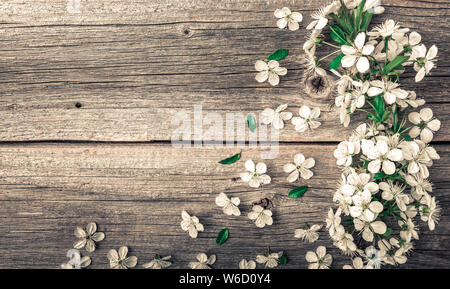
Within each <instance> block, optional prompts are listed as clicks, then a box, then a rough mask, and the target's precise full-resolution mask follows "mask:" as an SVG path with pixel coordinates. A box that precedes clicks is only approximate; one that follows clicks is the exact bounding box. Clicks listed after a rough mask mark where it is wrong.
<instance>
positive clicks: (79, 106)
mask: <svg viewBox="0 0 450 289" xmlns="http://www.w3.org/2000/svg"><path fill="white" fill-rule="evenodd" d="M82 106H83V105H82V104H81V103H79V102H77V103H75V107H76V108H81V107H82Z"/></svg>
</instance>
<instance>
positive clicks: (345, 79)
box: [331, 69, 362, 95]
mask: <svg viewBox="0 0 450 289" xmlns="http://www.w3.org/2000/svg"><path fill="white" fill-rule="evenodd" d="M331 72H332V73H333V74H334V75H336V76H337V77H339V80H338V81H336V86H337V90H338V93H339V94H341V95H343V94H345V93H346V92H347V90H353V89H354V88H355V87H361V86H362V83H361V82H360V81H357V80H354V79H353V78H351V77H350V76H349V75H347V74H343V75H342V74H340V73H339V72H338V71H337V70H334V69H331Z"/></svg>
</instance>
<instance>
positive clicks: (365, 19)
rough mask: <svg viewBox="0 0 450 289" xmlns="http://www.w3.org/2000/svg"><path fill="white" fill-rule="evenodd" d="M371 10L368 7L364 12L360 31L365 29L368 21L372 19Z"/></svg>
mask: <svg viewBox="0 0 450 289" xmlns="http://www.w3.org/2000/svg"><path fill="white" fill-rule="evenodd" d="M373 12H374V11H373V9H369V10H367V11H366V13H364V16H363V19H362V22H361V28H360V31H364V32H365V31H367V28H369V25H370V22H371V21H372V16H373Z"/></svg>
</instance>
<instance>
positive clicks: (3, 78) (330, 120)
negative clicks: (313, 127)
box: [0, 0, 450, 142]
mask: <svg viewBox="0 0 450 289" xmlns="http://www.w3.org/2000/svg"><path fill="white" fill-rule="evenodd" d="M327 2H329V1H328V0H322V1H273V0H272V1H263V2H262V1H257V0H253V1H231V0H227V1H217V0H208V1H190V0H182V1H162V0H161V1H82V2H81V3H82V6H81V10H80V13H79V14H70V13H68V12H67V11H66V5H67V1H49V0H47V1H30V2H27V3H24V2H23V1H6V2H5V4H3V9H2V21H3V22H4V23H3V24H2V25H1V29H2V32H3V33H2V34H1V35H2V41H1V42H0V52H1V57H0V82H1V83H2V85H1V86H0V94H1V95H2V98H1V100H0V103H1V108H2V116H3V117H2V119H1V120H0V140H2V141H24V140H83V141H86V140H95V141H140V142H142V141H154V140H166V141H167V140H170V136H171V134H172V132H173V130H174V129H175V128H176V126H173V125H172V124H171V121H170V120H171V118H172V116H174V115H175V114H176V113H177V112H179V111H185V112H186V113H188V114H189V115H192V111H193V106H194V105H202V106H203V111H204V114H206V113H220V115H221V116H222V117H223V118H225V114H226V113H236V112H241V113H244V114H246V113H250V112H252V113H259V112H261V111H262V110H263V109H264V108H267V107H274V106H278V105H279V104H283V103H287V104H289V105H290V106H291V108H290V111H292V112H294V113H295V114H297V113H298V108H299V107H300V106H301V105H304V104H306V105H310V106H319V107H320V108H321V109H322V110H323V113H322V121H323V127H322V129H321V130H319V131H317V133H314V134H299V133H296V132H295V131H294V130H293V126H292V125H289V126H287V128H286V130H285V131H283V134H282V135H281V140H283V141H338V140H339V141H340V140H343V139H344V137H345V136H346V135H347V132H349V131H350V130H349V129H346V128H343V127H342V126H340V125H337V123H336V119H337V112H336V110H335V109H333V110H330V108H329V107H328V105H329V103H330V102H331V98H330V99H312V98H310V97H309V96H307V95H306V94H305V93H304V91H303V84H302V83H301V81H300V80H301V77H302V73H303V67H302V65H301V64H300V61H299V60H300V57H301V53H302V50H301V47H302V45H303V42H304V39H305V35H306V30H305V29H304V26H306V23H308V22H309V21H310V17H309V14H310V12H311V11H312V10H313V9H315V8H317V7H320V6H321V5H323V4H325V3H327ZM384 3H386V7H387V8H386V14H385V15H383V16H376V17H374V22H375V24H376V23H380V22H381V21H383V20H385V19H386V18H388V17H389V18H393V19H395V20H396V21H399V22H400V23H401V24H402V25H404V26H406V27H411V29H412V30H417V31H418V32H420V33H421V34H422V36H423V41H424V43H426V44H427V45H428V46H430V45H431V44H434V43H436V44H437V45H438V47H439V55H440V59H439V63H438V67H437V68H435V69H434V70H433V73H432V75H431V76H429V77H427V78H426V79H425V81H423V82H421V83H419V84H415V83H413V79H412V77H411V76H412V75H413V73H412V72H408V73H406V74H405V75H404V78H405V79H406V78H409V79H408V80H407V81H403V80H402V85H404V86H405V87H407V88H408V89H411V90H415V91H416V92H417V94H418V96H419V97H422V98H425V99H426V101H427V102H428V103H429V105H430V107H431V108H433V110H434V112H435V114H436V115H438V116H439V118H440V119H441V120H442V123H443V126H442V129H441V132H440V134H439V135H438V136H437V138H436V140H437V141H448V140H450V138H449V137H450V133H449V132H450V128H449V126H448V125H447V124H448V123H449V121H448V118H449V115H448V113H446V112H447V111H448V110H449V102H448V95H447V91H448V89H449V86H450V85H449V83H450V81H449V67H450V62H449V59H448V57H446V56H447V55H449V52H450V51H449V48H448V47H449V45H448V44H449V42H450V39H449V36H448V33H445V31H446V28H447V24H446V23H447V21H446V20H448V15H449V11H450V5H449V3H448V1H384ZM282 6H289V7H291V8H292V9H293V10H296V11H300V12H302V13H303V14H304V15H305V19H304V23H303V24H302V29H300V30H298V31H296V32H291V31H282V30H280V29H278V28H277V27H276V25H275V22H276V18H275V17H274V16H273V11H274V10H275V9H276V8H278V7H282ZM278 48H287V49H289V50H290V55H289V56H288V57H287V59H286V60H285V61H283V62H282V64H283V65H284V66H285V67H287V69H288V71H289V73H288V75H287V76H286V77H283V78H282V81H281V84H280V85H279V86H278V87H275V88H273V87H270V85H269V84H267V83H265V84H258V83H257V82H256V81H255V80H254V76H255V71H254V63H255V61H256V60H258V59H263V58H265V57H267V56H268V55H269V54H270V53H271V52H272V51H274V50H276V49H278ZM77 102H79V103H81V104H82V107H81V108H77V107H76V106H75V104H76V103H77ZM355 120H362V115H359V116H356V118H355ZM357 123H358V121H355V122H353V124H354V125H356V124H357ZM353 127H354V126H353ZM224 138H225V137H224ZM246 138H248V136H246Z"/></svg>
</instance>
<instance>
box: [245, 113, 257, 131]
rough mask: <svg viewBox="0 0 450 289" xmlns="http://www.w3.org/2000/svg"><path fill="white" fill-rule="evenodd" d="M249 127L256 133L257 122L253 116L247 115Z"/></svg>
mask: <svg viewBox="0 0 450 289" xmlns="http://www.w3.org/2000/svg"><path fill="white" fill-rule="evenodd" d="M247 125H248V128H249V129H250V131H251V132H255V129H256V120H255V117H254V116H253V115H252V114H247Z"/></svg>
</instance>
